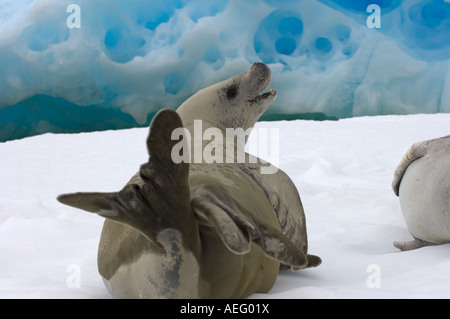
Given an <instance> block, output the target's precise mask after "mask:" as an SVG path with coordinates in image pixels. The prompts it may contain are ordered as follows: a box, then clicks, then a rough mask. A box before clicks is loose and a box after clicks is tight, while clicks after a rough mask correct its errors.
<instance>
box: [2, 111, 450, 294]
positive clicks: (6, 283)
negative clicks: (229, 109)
mask: <svg viewBox="0 0 450 319" xmlns="http://www.w3.org/2000/svg"><path fill="white" fill-rule="evenodd" d="M449 123H450V114H435V115H406V116H377V117H360V118H352V119H345V120H339V121H325V122H314V121H304V120H298V121H289V122H286V121H279V122H259V123H257V127H256V128H260V127H266V128H279V133H280V144H279V149H280V167H281V168H282V169H283V170H285V171H286V172H287V173H288V174H289V175H290V177H291V178H292V179H293V181H294V182H295V184H296V186H297V188H298V189H299V191H300V194H301V198H302V201H303V204H304V208H305V212H306V217H307V226H308V235H309V247H310V249H309V250H310V252H311V253H312V254H317V255H319V256H320V257H321V258H322V259H323V263H322V265H320V266H319V267H318V268H312V269H306V270H301V271H298V272H291V271H284V272H281V273H280V276H279V278H278V280H277V282H276V283H275V286H274V287H273V289H272V290H271V291H270V292H269V293H268V294H256V295H253V296H252V298H254V297H256V298H448V297H450V289H449V287H450V260H449V258H448V256H449V255H450V245H441V246H433V247H425V248H421V249H418V250H414V251H409V252H400V251H398V250H397V249H396V248H395V247H393V245H392V241H394V240H410V239H411V236H410V234H409V233H408V230H407V228H406V225H405V223H404V220H403V217H402V213H401V211H400V206H399V202H398V198H397V197H395V195H394V194H393V192H392V190H391V187H390V184H391V180H392V176H393V172H394V169H395V167H396V166H397V164H398V163H399V161H400V159H401V157H402V156H403V154H404V152H405V151H406V150H407V148H408V147H409V146H410V145H411V144H413V143H414V142H417V141H420V140H426V139H430V138H435V137H440V136H444V135H448V134H449ZM147 132H148V130H147V129H145V128H135V129H127V130H120V131H104V132H95V133H80V134H60V135H54V134H45V135H41V136H36V137H30V138H25V139H22V140H16V141H9V142H5V143H0V154H1V156H0V167H1V168H2V169H1V170H0V181H1V182H0V298H110V296H109V294H108V292H107V291H106V289H105V287H104V285H103V282H102V279H101V277H100V275H99V274H98V272H97V264H96V255H97V245H98V241H99V237H100V231H101V228H102V224H103V219H102V218H101V217H98V216H96V215H90V214H88V213H85V212H83V211H80V210H76V209H72V208H70V207H67V206H64V205H61V204H59V203H58V202H57V201H56V196H57V195H58V194H61V193H67V192H76V191H117V190H119V189H121V188H122V187H123V185H124V184H125V183H126V182H128V180H129V178H130V177H131V176H132V175H133V174H134V173H135V172H136V170H137V169H138V167H139V165H140V164H141V163H143V162H145V161H146V160H147V154H146V149H145V139H146V136H147ZM78 275H79V276H78ZM377 275H379V276H378V277H376V276H377ZM77 278H78V279H79V281H76V279H77ZM374 278H375V280H373V279H374ZM377 278H378V279H379V281H377V280H376V279H377ZM377 284H379V285H377ZM371 287H373V288H371Z"/></svg>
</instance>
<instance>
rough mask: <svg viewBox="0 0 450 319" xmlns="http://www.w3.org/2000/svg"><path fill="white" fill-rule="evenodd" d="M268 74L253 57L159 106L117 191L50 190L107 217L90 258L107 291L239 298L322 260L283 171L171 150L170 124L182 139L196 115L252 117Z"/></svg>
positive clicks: (247, 121) (231, 119)
mask: <svg viewBox="0 0 450 319" xmlns="http://www.w3.org/2000/svg"><path fill="white" fill-rule="evenodd" d="M270 76H271V72H270V69H269V68H268V67H267V66H265V65H263V64H255V65H253V67H252V68H251V69H250V70H248V71H247V72H244V73H243V74H241V75H238V76H235V77H233V78H231V79H229V80H226V81H224V82H221V83H218V84H216V85H213V86H211V87H208V88H206V89H203V90H201V91H199V92H198V93H196V94H195V95H194V96H192V97H191V98H190V99H189V100H187V101H186V102H185V103H183V105H182V106H180V108H179V110H178V111H177V112H175V111H172V110H168V109H165V110H162V111H160V112H159V113H158V114H157V115H156V116H155V118H154V119H153V121H152V123H151V126H150V134H149V137H148V139H147V149H148V152H149V155H150V156H149V161H148V162H147V163H145V164H143V165H142V166H141V168H140V170H139V172H138V173H137V174H136V175H135V176H134V177H133V178H132V179H131V180H130V181H129V183H128V184H127V185H125V187H124V188H123V189H122V190H121V191H120V192H115V193H76V194H67V195H61V196H59V197H58V200H59V201H60V202H62V203H64V204H67V205H70V206H74V207H77V208H81V209H84V210H86V211H89V212H93V213H97V214H98V215H100V216H103V217H105V218H106V221H105V224H104V228H103V232H102V236H101V239H100V246H99V253H98V265H99V272H100V274H101V275H102V277H103V279H104V282H105V284H106V287H107V288H108V290H109V291H110V293H111V294H112V295H113V296H114V297H118V298H124V297H129V298H137V297H140V298H243V297H247V296H249V295H251V294H253V293H256V292H267V291H268V290H270V288H271V287H272V286H273V284H274V282H275V280H276V277H277V275H278V271H279V268H280V265H284V266H283V267H291V268H293V269H301V268H305V267H311V266H316V265H318V264H319V263H320V258H319V257H317V256H314V255H309V254H307V241H306V226H305V218H304V213H303V208H302V206H301V201H300V197H299V195H298V192H297V190H296V189H295V186H294V185H293V183H292V182H291V181H290V179H289V178H288V177H287V176H286V174H284V173H282V172H281V171H277V173H276V174H272V175H264V174H262V173H261V172H260V168H261V166H262V165H266V164H267V163H263V162H261V161H256V162H255V161H251V163H250V164H247V162H244V163H236V162H233V163H230V162H228V161H226V160H224V161H222V162H215V163H209V162H208V163H207V162H205V161H203V160H202V161H199V162H195V163H193V162H190V161H174V159H173V156H174V154H173V151H174V149H175V148H176V146H177V145H179V143H180V142H179V141H178V140H174V139H173V138H172V137H173V133H174V132H181V133H183V132H184V133H183V134H182V141H185V142H187V141H188V138H187V134H188V133H189V132H191V133H195V132H194V127H193V125H194V122H195V120H201V121H202V122H203V129H204V130H205V129H207V128H208V127H209V128H211V127H215V126H216V127H217V128H218V129H219V130H226V128H229V127H234V128H236V127H241V128H243V129H246V128H251V127H253V125H254V124H255V122H256V120H257V119H258V118H259V116H260V115H261V114H262V113H263V112H264V111H265V110H266V109H267V107H268V106H269V105H270V104H271V103H272V101H273V100H274V98H275V96H276V91H275V90H270V91H269V92H267V93H264V94H260V93H261V92H262V91H263V90H264V88H265V87H266V86H267V85H268V83H269V82H270ZM180 129H181V130H180ZM204 130H203V131H204ZM201 133H202V132H201ZM178 137H179V136H178ZM225 144H226V143H225ZM215 147H216V148H215V150H216V151H218V150H219V149H218V147H219V145H215ZM222 147H223V148H225V145H222ZM234 150H235V151H236V152H239V151H242V150H239V147H237V148H235V149H234ZM184 151H186V149H185V150H184ZM187 151H188V152H189V153H190V151H192V152H195V151H196V150H195V149H193V150H189V149H187ZM247 156H248V154H247ZM228 159H229V158H228ZM280 222H281V224H280Z"/></svg>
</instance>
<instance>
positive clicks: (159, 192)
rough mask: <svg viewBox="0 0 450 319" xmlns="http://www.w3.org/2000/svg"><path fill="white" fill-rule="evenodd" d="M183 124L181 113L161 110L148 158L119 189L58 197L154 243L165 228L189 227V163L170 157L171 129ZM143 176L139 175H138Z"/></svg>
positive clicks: (155, 121) (155, 123)
mask: <svg viewBox="0 0 450 319" xmlns="http://www.w3.org/2000/svg"><path fill="white" fill-rule="evenodd" d="M182 126H183V124H182V122H181V119H180V117H179V115H178V114H177V113H176V112H175V111H172V110H169V109H165V110H162V111H160V112H158V113H157V114H156V115H155V117H154V119H153V121H152V124H151V126H150V134H149V136H148V139H147V149H148V153H149V155H150V158H149V161H148V162H147V163H145V164H143V165H142V166H141V168H140V170H139V176H135V177H134V178H133V179H132V180H131V181H130V182H129V183H128V184H127V185H126V186H125V187H124V188H123V189H122V190H121V191H120V192H116V193H75V194H65V195H60V196H58V200H59V201H60V202H61V203H63V204H66V205H70V206H73V207H76V208H80V209H83V210H86V211H88V212H93V213H96V214H98V215H100V216H103V217H106V218H109V219H111V220H114V221H116V222H119V223H123V224H127V225H129V226H131V227H133V228H135V229H137V230H139V231H140V232H141V233H143V234H144V235H145V236H146V237H147V238H149V239H150V240H152V241H153V242H155V240H156V235H157V232H158V231H159V230H161V229H163V228H166V227H172V228H178V229H180V228H182V227H186V223H187V222H188V220H191V222H193V221H194V216H193V214H192V213H191V206H190V193H189V164H188V163H183V162H181V163H174V162H173V161H172V159H171V152H172V148H173V146H174V145H175V144H176V143H178V141H176V140H172V139H171V135H172V132H173V131H174V130H175V129H177V128H181V127H182ZM139 177H140V178H139Z"/></svg>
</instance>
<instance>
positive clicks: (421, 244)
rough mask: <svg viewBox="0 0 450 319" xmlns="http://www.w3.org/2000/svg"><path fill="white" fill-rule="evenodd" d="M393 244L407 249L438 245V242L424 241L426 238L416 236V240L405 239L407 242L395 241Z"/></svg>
mask: <svg viewBox="0 0 450 319" xmlns="http://www.w3.org/2000/svg"><path fill="white" fill-rule="evenodd" d="M393 244H394V247H395V248H398V249H400V250H401V251H407V250H413V249H418V248H422V247H426V246H434V245H438V244H435V243H430V242H428V241H424V240H421V239H417V238H415V239H414V240H411V241H405V242H398V241H394V243H393Z"/></svg>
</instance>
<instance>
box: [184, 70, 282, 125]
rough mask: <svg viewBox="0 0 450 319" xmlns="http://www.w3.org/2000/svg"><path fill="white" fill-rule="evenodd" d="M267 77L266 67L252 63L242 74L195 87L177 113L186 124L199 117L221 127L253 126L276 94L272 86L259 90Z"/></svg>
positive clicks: (266, 80) (268, 76)
mask: <svg viewBox="0 0 450 319" xmlns="http://www.w3.org/2000/svg"><path fill="white" fill-rule="evenodd" d="M270 80H271V71H270V69H269V67H267V66H266V65H265V64H263V63H255V64H253V65H252V67H251V68H250V69H249V70H247V71H246V72H244V73H242V74H239V75H236V76H234V77H232V78H230V79H228V80H225V81H223V82H220V83H217V84H214V85H212V86H209V87H207V88H205V89H203V90H200V91H198V92H197V93H196V94H194V95H193V96H191V97H190V98H189V99H188V100H186V101H185V102H184V103H183V104H182V105H181V106H180V107H179V108H178V110H177V113H178V114H180V116H181V118H182V119H183V123H184V124H185V126H186V125H190V124H192V123H193V121H194V120H196V119H201V120H203V121H206V122H209V123H210V124H211V126H213V127H218V128H221V129H224V128H243V129H244V130H246V129H248V128H252V127H253V126H254V125H255V123H256V121H257V120H258V119H259V117H260V116H261V115H262V114H263V113H264V112H265V111H266V110H267V108H268V107H269V106H270V105H271V104H272V102H273V101H274V100H275V97H276V95H277V91H276V90H273V89H269V90H268V91H267V92H266V93H262V92H263V91H264V90H265V89H266V88H267V87H268V85H269V83H270Z"/></svg>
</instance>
